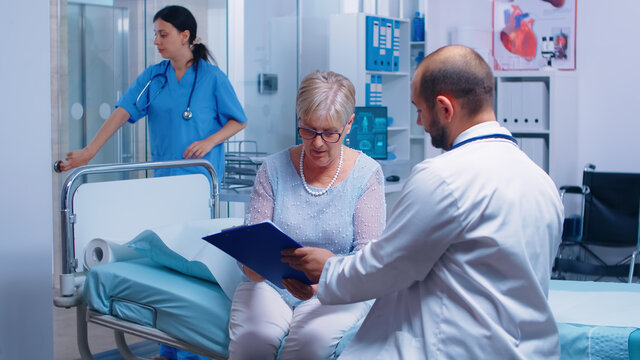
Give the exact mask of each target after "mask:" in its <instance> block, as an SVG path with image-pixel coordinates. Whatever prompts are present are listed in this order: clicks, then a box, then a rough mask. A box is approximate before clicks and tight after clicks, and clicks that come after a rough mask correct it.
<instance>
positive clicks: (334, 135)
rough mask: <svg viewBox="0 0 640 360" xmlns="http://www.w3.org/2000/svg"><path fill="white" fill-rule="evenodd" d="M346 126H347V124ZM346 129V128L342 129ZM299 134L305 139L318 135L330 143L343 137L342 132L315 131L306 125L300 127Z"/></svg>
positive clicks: (311, 138)
mask: <svg viewBox="0 0 640 360" xmlns="http://www.w3.org/2000/svg"><path fill="white" fill-rule="evenodd" d="M345 127H346V126H345ZM342 131H344V129H342ZM298 134H299V135H300V137H301V138H303V139H305V140H313V139H315V138H316V136H320V138H321V139H322V140H324V141H325V142H328V143H337V142H338V141H340V137H342V132H335V131H320V132H318V131H315V130H311V129H307V128H305V127H298Z"/></svg>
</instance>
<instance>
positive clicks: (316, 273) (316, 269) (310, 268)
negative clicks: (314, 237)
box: [282, 247, 334, 283]
mask: <svg viewBox="0 0 640 360" xmlns="http://www.w3.org/2000/svg"><path fill="white" fill-rule="evenodd" d="M333 256H334V254H333V253H332V252H331V251H329V250H327V249H321V248H314V247H301V248H292V249H284V250H282V262H286V263H289V265H290V266H291V267H292V268H294V269H296V270H300V271H302V272H303V273H304V274H305V275H307V277H308V278H309V280H311V281H312V282H314V283H317V282H318V281H320V275H322V269H323V268H324V264H325V263H326V262H327V259H329V258H330V257H333Z"/></svg>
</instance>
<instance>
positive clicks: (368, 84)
mask: <svg viewBox="0 0 640 360" xmlns="http://www.w3.org/2000/svg"><path fill="white" fill-rule="evenodd" d="M373 77H374V75H371V74H367V75H366V76H365V81H364V103H365V106H371V105H372V94H373V92H372V90H373V86H372V82H373V81H372V78H373Z"/></svg>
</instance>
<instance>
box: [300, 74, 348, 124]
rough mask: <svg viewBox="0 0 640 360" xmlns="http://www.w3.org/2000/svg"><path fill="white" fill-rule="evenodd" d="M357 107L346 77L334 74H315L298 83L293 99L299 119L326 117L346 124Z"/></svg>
mask: <svg viewBox="0 0 640 360" xmlns="http://www.w3.org/2000/svg"><path fill="white" fill-rule="evenodd" d="M355 106H356V90H355V88H354V87H353V84H352V83H351V81H350V80H349V79H347V78H346V77H345V76H343V75H340V74H338V73H335V72H333V71H327V72H321V71H314V72H312V73H311V74H309V75H307V76H306V77H305V78H304V79H303V80H302V82H301V83H300V88H299V89H298V95H297V96H296V114H297V115H298V120H299V121H302V120H304V119H309V118H311V117H326V118H329V119H330V120H331V121H332V122H334V123H337V124H342V125H346V124H347V122H348V121H349V119H350V118H351V115H352V114H353V110H354V108H355Z"/></svg>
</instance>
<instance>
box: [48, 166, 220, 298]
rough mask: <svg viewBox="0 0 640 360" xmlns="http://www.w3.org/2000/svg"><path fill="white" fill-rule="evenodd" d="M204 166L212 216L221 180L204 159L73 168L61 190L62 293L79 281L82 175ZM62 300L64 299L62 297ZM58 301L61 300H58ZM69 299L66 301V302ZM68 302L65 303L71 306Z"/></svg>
mask: <svg viewBox="0 0 640 360" xmlns="http://www.w3.org/2000/svg"><path fill="white" fill-rule="evenodd" d="M190 166H202V167H204V168H205V169H206V170H207V172H208V173H209V178H208V180H209V184H210V187H211V192H210V194H211V199H210V202H211V217H212V218H218V217H220V206H219V195H220V193H219V184H218V177H217V174H216V171H215V169H214V168H213V166H212V165H211V163H210V162H209V161H207V160H204V159H189V160H175V161H154V162H140V163H130V164H106V165H87V166H81V167H78V168H76V169H74V170H73V171H72V172H71V173H70V174H69V175H68V176H67V178H66V180H65V182H64V184H63V186H62V191H61V198H60V204H61V209H60V211H61V217H60V218H61V242H62V243H61V250H62V251H61V257H62V259H61V264H62V271H61V274H60V295H61V296H62V297H69V296H73V295H74V293H75V288H76V286H77V285H78V284H77V283H78V281H76V279H75V275H74V274H75V270H76V267H77V265H78V264H77V260H76V259H75V256H74V246H75V244H74V236H73V219H72V217H73V210H72V206H73V193H74V192H75V191H76V189H77V186H78V185H77V184H76V182H77V181H78V179H81V178H82V176H83V175H89V174H105V173H122V172H133V171H142V170H153V169H160V168H175V167H190ZM59 300H61V299H59ZM55 302H56V303H57V302H58V301H55ZM65 303H66V302H65ZM68 305H69V304H66V305H65V307H66V306H68Z"/></svg>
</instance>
